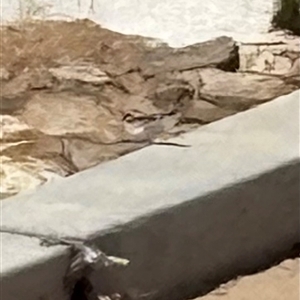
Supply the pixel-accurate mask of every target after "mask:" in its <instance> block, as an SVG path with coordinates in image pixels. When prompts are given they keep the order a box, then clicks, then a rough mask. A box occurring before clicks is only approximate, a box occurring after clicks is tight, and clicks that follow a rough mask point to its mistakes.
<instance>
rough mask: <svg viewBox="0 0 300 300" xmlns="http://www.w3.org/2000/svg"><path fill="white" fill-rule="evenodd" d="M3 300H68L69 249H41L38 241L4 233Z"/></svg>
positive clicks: (2, 254)
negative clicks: (64, 282) (66, 274)
mask: <svg viewBox="0 0 300 300" xmlns="http://www.w3.org/2000/svg"><path fill="white" fill-rule="evenodd" d="M0 242H1V286H0V287H1V288H0V290H1V291H0V294H1V300H41V299H45V300H46V299H47V300H64V299H66V300H67V299H69V298H68V295H67V294H66V293H65V292H64V290H63V285H62V277H63V275H64V274H65V272H66V268H67V267H68V263H69V259H68V255H67V250H66V247H62V246H57V247H49V248H47V247H41V246H40V245H39V240H38V239H36V238H30V237H24V236H20V235H15V234H9V233H0Z"/></svg>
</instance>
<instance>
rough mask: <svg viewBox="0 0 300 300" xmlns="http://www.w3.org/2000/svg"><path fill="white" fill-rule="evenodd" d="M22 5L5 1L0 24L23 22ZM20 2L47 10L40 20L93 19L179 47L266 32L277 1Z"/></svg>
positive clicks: (53, 0) (111, 0) (241, 37)
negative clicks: (218, 38)
mask: <svg viewBox="0 0 300 300" xmlns="http://www.w3.org/2000/svg"><path fill="white" fill-rule="evenodd" d="M19 1H20V0H2V1H1V11H2V15H1V20H2V21H4V22H5V21H12V20H16V19H18V18H20V16H21V15H20V10H18V8H19ZM22 1H23V7H24V3H25V2H27V3H28V2H30V3H34V2H35V3H37V4H39V5H40V6H41V7H47V9H46V10H44V11H43V10H40V11H39V12H38V15H40V16H42V17H51V18H69V19H72V18H77V17H81V18H84V17H89V18H91V19H92V20H94V21H96V22H97V23H99V24H101V25H102V26H103V27H107V28H109V29H112V30H115V31H119V32H122V33H127V34H140V35H146V36H151V37H156V38H160V39H163V40H164V41H166V42H168V43H169V44H170V45H171V46H175V47H178V46H184V45H187V44H191V43H195V42H200V41H204V40H208V39H210V38H213V37H216V36H220V35H229V36H232V37H234V38H236V39H238V40H240V39H243V38H246V37H249V36H252V35H254V34H257V33H263V32H266V31H267V30H268V28H269V23H270V19H271V15H272V6H273V5H272V3H273V0H264V1H261V0H209V1H208V0H206V1H200V0H164V1H162V0H94V1H93V2H94V7H93V10H91V9H90V4H91V1H92V0H26V1H25V0H22ZM47 5H49V6H47ZM30 6H31V8H32V10H33V9H34V8H37V6H35V5H34V4H31V5H30ZM50 6H51V7H50ZM23 11H24V9H23Z"/></svg>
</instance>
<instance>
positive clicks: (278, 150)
mask: <svg viewBox="0 0 300 300" xmlns="http://www.w3.org/2000/svg"><path fill="white" fill-rule="evenodd" d="M298 123H299V91H297V92H294V93H292V94H290V95H287V96H284V97H281V98H279V99H277V100H276V101H272V102H270V103H267V104H264V105H261V106H260V107H257V108H254V109H252V110H249V111H246V112H243V113H240V114H237V115H235V116H231V117H228V118H225V119H223V120H221V121H218V122H214V123H212V124H210V125H208V126H204V127H202V128H200V129H198V130H195V131H194V132H191V133H188V134H186V135H184V136H182V137H179V138H177V139H174V141H175V142H179V143H184V144H189V145H191V147H190V148H178V147H172V146H151V147H148V148H144V149H142V150H140V151H137V152H135V153H132V154H130V155H126V156H123V157H121V158H119V159H117V160H115V161H112V162H109V163H104V164H101V165H99V166H97V167H95V168H92V169H89V170H87V171H84V172H81V173H79V174H76V175H74V176H71V177H69V178H67V179H66V180H61V181H58V182H55V183H53V184H51V183H50V184H46V185H44V186H42V187H41V188H39V189H38V190H37V191H36V192H27V193H23V194H20V195H19V196H16V197H13V198H9V199H8V200H5V201H2V202H1V210H2V228H3V229H9V230H17V231H21V232H28V233H33V234H43V235H61V236H70V237H78V238H86V237H87V236H89V235H91V234H94V233H95V231H97V230H100V231H104V230H108V229H111V228H114V227H115V226H117V225H122V224H124V223H127V222H129V221H132V220H134V219H135V218H137V217H141V216H143V215H149V214H152V213H154V212H156V211H157V210H163V209H167V208H169V207H172V206H176V205H180V204H182V203H184V202H186V201H188V200H191V199H195V198H199V197H200V196H204V195H206V194H208V193H211V192H214V191H217V190H220V189H222V188H225V187H226V186H231V185H234V184H237V183H239V182H243V181H245V180H248V179H250V178H253V177H256V176H259V175H260V174H263V173H266V172H268V171H270V170H273V169H276V168H278V167H280V166H282V165H284V164H287V163H289V162H291V161H293V160H297V159H299V126H297V125H296V124H298ZM11 216H14V217H13V218H12V217H11Z"/></svg>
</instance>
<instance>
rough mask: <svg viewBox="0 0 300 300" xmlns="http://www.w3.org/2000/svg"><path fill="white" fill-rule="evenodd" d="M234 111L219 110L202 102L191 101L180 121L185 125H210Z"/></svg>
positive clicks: (210, 104)
mask: <svg viewBox="0 0 300 300" xmlns="http://www.w3.org/2000/svg"><path fill="white" fill-rule="evenodd" d="M234 113H235V111H233V110H228V109H224V108H220V107H218V106H216V105H214V104H212V103H209V102H206V101H203V100H193V101H192V102H191V103H190V104H189V105H188V106H187V107H186V110H185V111H184V112H183V113H182V117H181V121H182V122H186V123H200V124H206V123H210V122H213V121H216V120H219V119H222V118H224V117H227V116H229V115H232V114H234Z"/></svg>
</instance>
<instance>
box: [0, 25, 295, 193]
mask: <svg viewBox="0 0 300 300" xmlns="http://www.w3.org/2000/svg"><path fill="white" fill-rule="evenodd" d="M2 34H3V37H4V40H5V47H4V51H3V54H2V57H3V60H2V62H3V66H1V78H0V79H1V91H2V93H1V114H2V119H1V155H2V170H1V193H2V197H6V196H7V195H11V194H15V193H17V192H19V191H20V190H24V189H26V188H31V187H34V186H36V185H39V184H41V183H44V182H46V181H47V180H48V178H53V177H55V176H62V177H63V176H67V175H70V174H73V173H76V172H79V171H81V170H84V169H86V168H89V167H91V166H93V165H95V164H98V163H100V162H103V161H107V160H110V159H114V158H117V157H118V156H120V155H123V154H126V153H129V152H131V151H135V150H137V149H139V148H141V147H145V146H147V145H149V144H151V141H153V140H154V139H156V138H168V137H170V136H173V135H176V134H179V133H182V132H185V131H187V130H190V129H191V128H194V127H195V126H199V124H200V125H201V124H206V123H209V122H212V121H215V120H218V119H220V118H223V117H226V116H229V115H232V114H235V113H237V112H239V111H242V110H245V109H248V108H250V107H253V106H255V105H259V104H261V103H263V102H266V101H269V100H272V99H274V98H277V97H279V96H281V95H283V94H287V93H290V92H291V91H293V90H295V89H297V88H298V85H297V82H298V81H297V78H296V79H295V76H290V75H291V74H290V73H289V72H291V70H292V68H293V67H294V61H291V62H290V63H288V62H287V61H286V62H285V61H284V59H285V58H284V57H285V56H283V55H282V54H280V55H279V54H278V57H279V56H280V59H279V58H278V59H277V61H280V64H279V65H278V66H277V69H276V70H279V69H280V74H279V75H280V76H281V77H280V76H277V75H278V74H275V75H276V76H272V75H274V74H272V72H270V73H271V74H265V73H264V72H263V71H262V70H260V69H253V68H252V67H250V68H249V63H248V61H249V60H250V55H249V52H247V51H248V50H249V47H250V45H241V46H240V51H239V48H238V46H237V43H235V42H234V41H233V40H232V39H231V38H228V37H220V38H217V39H215V40H212V41H208V42H205V43H199V44H195V45H191V46H188V47H184V48H179V49H175V48H171V47H169V46H168V45H166V44H164V43H160V42H156V41H155V40H153V39H149V38H143V37H138V36H126V35H121V34H118V33H115V32H111V31H109V30H106V29H102V28H101V27H99V26H96V25H95V24H94V23H92V22H89V21H86V20H85V21H80V22H75V23H67V22H43V23H34V24H29V25H28V27H25V29H23V31H15V30H14V31H10V30H9V28H6V29H3V32H2ZM45 37H47V38H46V39H45ZM32 41H35V42H34V46H33V42H32ZM154 44H155V45H154ZM20 45H21V46H20ZM24 45H26V47H25V46H24ZM246 47H248V48H247V51H246ZM251 47H252V46H251ZM254 47H257V46H254ZM255 49H256V48H255ZM266 49H268V48H266ZM272 49H273V48H272ZM273 50H274V49H273ZM273 50H272V51H273ZM251 51H252V50H251ZM251 51H250V53H251ZM268 51H269V50H268ZM274 51H275V50H274ZM276 51H277V50H276ZM17 52H18V55H16V54H17ZM255 53H256V52H255ZM272 53H273V52H272ZM274 53H275V52H274ZM274 53H273V54H272V55H275V54H274ZM277 53H279V52H277ZM289 53H292V52H291V51H290V52H289ZM264 55H265V54H264ZM289 55H290V54H289ZM251 57H252V58H251V59H252V62H251V64H256V65H257V66H259V62H260V61H262V60H263V58H261V57H260V55H257V56H256V57H253V56H251ZM240 62H241V63H240ZM246 62H247V63H246ZM239 67H241V68H240V69H239ZM252 71H255V72H257V74H251V72H252ZM260 71H262V72H260ZM293 72H294V71H293ZM260 73H262V74H260ZM291 78H293V80H291ZM298 80H299V79H298ZM16 178H22V180H21V181H20V180H17V179H16ZM20 182H23V183H22V184H20ZM24 182H26V183H24ZM3 195H4V196H3Z"/></svg>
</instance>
